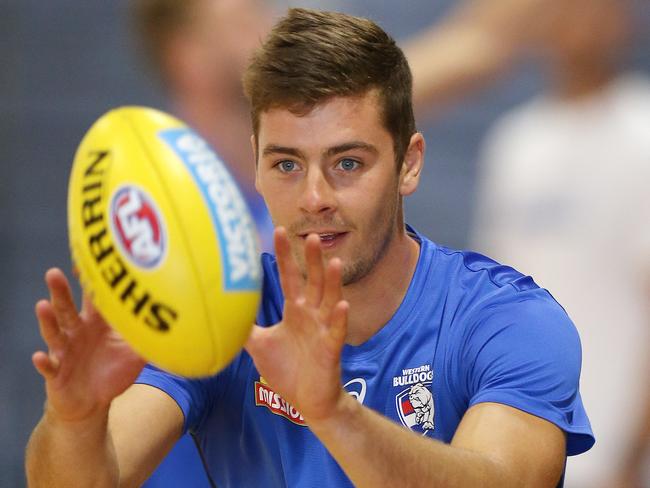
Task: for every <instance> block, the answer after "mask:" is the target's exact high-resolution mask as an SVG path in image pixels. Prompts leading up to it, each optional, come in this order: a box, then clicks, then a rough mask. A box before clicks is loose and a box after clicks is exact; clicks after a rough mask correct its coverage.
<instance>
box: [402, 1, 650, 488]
mask: <svg viewBox="0 0 650 488" xmlns="http://www.w3.org/2000/svg"><path fill="white" fill-rule="evenodd" d="M547 3H548V4H549V9H547V10H549V12H548V14H545V15H543V16H542V17H540V18H539V21H538V27H537V28H536V29H535V31H534V36H531V37H530V38H529V39H530V42H531V44H530V45H529V46H528V47H529V48H531V47H532V48H536V53H537V54H538V55H539V59H540V60H541V61H542V65H543V67H544V68H545V69H546V71H547V72H548V75H549V80H548V89H547V91H546V93H543V94H541V95H540V96H537V97H535V98H534V99H532V100H530V101H529V102H527V103H525V104H524V105H523V106H520V107H517V108H516V109H515V110H513V111H512V112H510V113H508V114H506V115H505V116H504V117H503V118H502V119H501V120H499V121H498V122H497V123H496V124H495V126H494V128H493V129H492V130H491V132H490V133H489V134H488V137H487V138H486V141H485V150H484V155H483V160H482V162H481V166H480V175H481V176H482V177H481V178H480V180H479V182H480V191H479V198H478V202H477V219H476V227H475V233H474V242H473V246H474V247H475V248H477V249H479V250H480V251H481V252H485V253H486V254H488V255H491V256H493V257H494V258H495V259H498V260H501V261H503V262H507V263H510V264H512V265H513V266H515V267H516V268H517V269H520V270H522V271H523V272H526V273H529V274H530V275H532V276H533V277H534V279H535V281H536V282H537V283H538V284H540V286H543V287H545V288H549V289H551V290H553V294H554V296H555V297H556V298H557V299H558V300H559V301H560V302H561V303H562V304H563V305H564V306H565V307H566V309H567V311H568V313H569V315H570V316H571V317H572V319H573V320H574V321H575V323H576V325H577V327H578V329H579V330H580V336H581V338H582V342H583V371H582V381H581V385H580V388H581V392H582V395H583V399H584V402H585V405H586V406H587V408H588V409H589V412H590V419H591V422H592V428H593V430H594V433H595V434H596V436H597V437H598V442H597V443H596V445H595V446H594V448H593V450H592V452H590V453H589V454H588V455H586V456H580V457H577V458H572V459H570V460H569V461H568V466H567V474H566V486H567V487H569V488H572V487H595V486H603V487H605V486H607V487H639V486H650V478H649V477H648V473H647V472H646V473H644V472H643V470H644V469H646V470H647V453H648V444H650V372H649V369H650V368H649V366H650V365H649V364H648V356H649V353H650V334H649V333H648V332H649V331H650V313H649V312H650V309H649V306H650V81H649V80H648V79H647V78H646V77H644V76H642V75H640V74H635V73H628V72H621V70H620V69H619V66H620V62H621V60H622V58H623V57H624V54H625V49H626V47H627V46H628V43H629V42H630V40H631V38H632V37H631V36H632V28H631V25H632V22H631V20H632V19H631V10H630V3H629V2H626V1H623V0H567V1H565V2H561V3H560V2H550V1H549V2H547ZM553 4H555V7H554V8H553ZM552 10H555V11H556V13H555V14H554V12H552ZM557 12H559V13H560V15H557ZM535 36H537V37H535ZM414 71H415V70H414ZM540 346H543V345H540ZM644 466H645V468H644Z"/></svg>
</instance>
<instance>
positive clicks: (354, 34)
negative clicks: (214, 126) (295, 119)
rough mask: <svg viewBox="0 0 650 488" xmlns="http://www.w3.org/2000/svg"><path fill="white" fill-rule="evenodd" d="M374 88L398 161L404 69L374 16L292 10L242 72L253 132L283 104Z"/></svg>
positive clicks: (309, 103) (408, 109)
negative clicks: (267, 114)
mask: <svg viewBox="0 0 650 488" xmlns="http://www.w3.org/2000/svg"><path fill="white" fill-rule="evenodd" d="M372 89H376V90H377V92H378V95H379V100H380V103H381V104H382V111H381V112H382V119H383V120H382V122H383V124H384V127H386V129H387V130H388V132H390V134H391V135H392V137H393V149H394V152H395V159H396V161H397V163H398V166H401V163H402V160H403V159H404V155H405V152H406V149H407V148H408V145H409V142H410V139H411V136H412V135H413V134H414V133H415V131H416V129H415V119H414V116H413V105H412V101H411V99H412V77H411V70H410V69H409V66H408V63H407V61H406V58H405V56H404V53H403V52H402V50H401V49H400V48H399V47H398V46H397V45H396V43H395V40H394V39H393V38H392V37H390V36H389V35H388V34H387V33H386V32H384V31H383V30H382V29H381V28H380V27H379V26H378V25H377V24H375V23H374V22H372V21H370V20H368V19H364V18H360V17H353V16H350V15H346V14H341V13H336V12H323V11H316V10H308V9H300V8H293V9H290V10H289V12H288V14H287V16H286V17H284V18H283V19H281V20H280V21H279V22H278V23H277V24H276V25H275V27H274V28H273V30H272V31H271V33H270V34H269V36H268V38H267V40H266V41H265V43H264V44H263V45H262V47H261V48H260V49H259V50H258V51H257V52H256V53H255V55H254V56H253V59H252V61H251V64H250V65H249V67H248V69H247V70H246V73H245V74H244V92H245V93H246V96H247V98H248V99H249V101H250V103H251V116H252V122H253V133H254V134H255V136H256V137H257V134H258V131H259V119H260V114H261V113H262V112H264V111H266V110H268V109H270V108H274V107H286V108H288V109H289V110H291V111H292V112H294V113H299V114H302V113H308V112H309V111H310V110H311V109H312V108H313V107H314V106H316V105H318V104H320V103H322V102H325V101H327V100H328V99H330V98H331V97H335V96H361V95H363V94H365V93H366V92H368V91H369V90H372Z"/></svg>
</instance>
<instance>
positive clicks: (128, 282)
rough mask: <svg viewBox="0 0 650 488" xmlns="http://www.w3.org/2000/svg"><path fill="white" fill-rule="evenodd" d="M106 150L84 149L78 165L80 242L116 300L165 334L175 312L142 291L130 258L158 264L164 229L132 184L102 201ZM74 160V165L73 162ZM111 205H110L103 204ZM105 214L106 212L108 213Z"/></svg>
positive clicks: (107, 162)
mask: <svg viewBox="0 0 650 488" xmlns="http://www.w3.org/2000/svg"><path fill="white" fill-rule="evenodd" d="M111 162H112V154H111V152H110V151H101V150H98V151H88V153H87V154H86V155H84V158H83V159H82V160H80V164H81V165H82V169H81V171H82V181H81V184H80V190H81V195H80V198H81V207H80V208H77V209H75V211H77V212H79V214H78V218H79V219H80V221H81V236H80V237H81V238H80V242H78V243H77V244H75V245H80V246H83V247H84V253H85V254H86V255H88V256H89V259H90V262H91V263H92V265H93V266H94V267H95V268H96V270H97V273H98V275H99V276H100V277H101V280H103V282H104V283H105V284H106V286H108V289H109V292H110V293H111V294H112V295H113V296H114V298H115V299H116V300H117V301H118V303H119V304H120V305H121V306H122V307H124V308H126V309H127V310H128V311H129V312H130V313H131V315H132V316H133V317H135V318H136V319H137V320H138V321H139V322H140V323H142V324H144V325H145V326H147V327H150V328H152V329H154V330H156V331H158V332H167V331H168V330H169V329H170V328H171V327H172V326H173V325H174V323H175V322H176V321H177V319H178V315H179V314H178V311H177V310H176V308H175V307H173V306H172V305H170V304H169V303H166V302H163V301H162V300H161V299H160V297H157V296H156V295H155V294H154V292H153V290H149V289H147V288H146V287H145V286H143V285H142V283H140V281H138V279H137V278H136V276H135V275H134V273H133V271H132V269H131V267H130V262H131V261H132V262H133V264H135V265H138V266H142V267H144V268H147V267H153V266H156V265H157V264H159V263H160V261H161V259H163V257H164V254H165V230H164V225H163V224H162V219H161V218H160V212H158V210H157V209H156V207H155V206H154V205H153V202H152V200H151V199H150V198H148V197H147V196H146V194H145V193H144V192H143V191H142V190H139V189H138V188H137V187H135V186H134V185H125V186H124V187H122V188H121V189H118V190H117V191H116V192H115V193H114V195H113V197H112V198H111V199H110V202H107V201H106V186H105V185H106V175H107V173H108V171H109V169H110V166H111ZM75 164H76V163H75ZM108 203H110V205H108ZM107 214H108V215H107Z"/></svg>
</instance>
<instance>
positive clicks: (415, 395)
mask: <svg viewBox="0 0 650 488" xmlns="http://www.w3.org/2000/svg"><path fill="white" fill-rule="evenodd" d="M430 388H431V383H416V384H414V385H412V386H410V387H408V388H406V389H404V390H402V391H401V392H400V393H399V394H398V395H397V397H396V398H395V401H396V406H397V413H398V415H399V419H400V421H401V422H402V424H404V426H406V427H408V428H409V429H411V430H413V431H415V432H419V433H421V434H422V435H427V433H428V432H430V431H433V429H434V423H433V416H434V413H435V407H434V404H433V394H432V393H431V389H430Z"/></svg>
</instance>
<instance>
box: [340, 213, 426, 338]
mask: <svg viewBox="0 0 650 488" xmlns="http://www.w3.org/2000/svg"><path fill="white" fill-rule="evenodd" d="M419 255H420V246H419V244H418V243H417V242H416V241H415V240H414V239H412V238H411V237H409V236H408V235H407V234H406V231H405V229H404V226H402V227H401V229H400V232H399V233H398V234H397V235H396V236H395V237H394V238H393V240H392V241H391V243H390V244H389V245H388V248H387V249H386V252H385V254H384V256H382V258H381V259H380V260H379V262H378V263H377V264H376V265H375V267H374V268H373V270H372V272H370V273H368V275H366V276H365V277H363V278H362V279H361V280H359V281H358V282H355V283H353V284H351V285H348V286H346V287H345V288H344V290H343V296H344V298H345V299H346V300H347V301H348V302H349V303H350V312H349V316H348V334H347V337H346V342H347V343H348V344H352V345H359V344H362V343H364V342H365V341H367V340H368V339H370V337H372V336H373V335H374V334H375V333H376V332H377V331H378V330H379V329H381V328H382V327H383V326H384V325H385V324H386V323H387V322H388V321H389V320H390V319H391V317H392V316H393V315H394V314H395V312H396V311H397V309H398V308H399V306H400V305H401V303H402V301H403V300H404V297H405V295H406V291H407V290H408V287H409V285H410V283H411V279H412V278H413V274H414V273H415V268H416V265H417V262H418V258H419ZM378 304H381V305H378Z"/></svg>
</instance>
